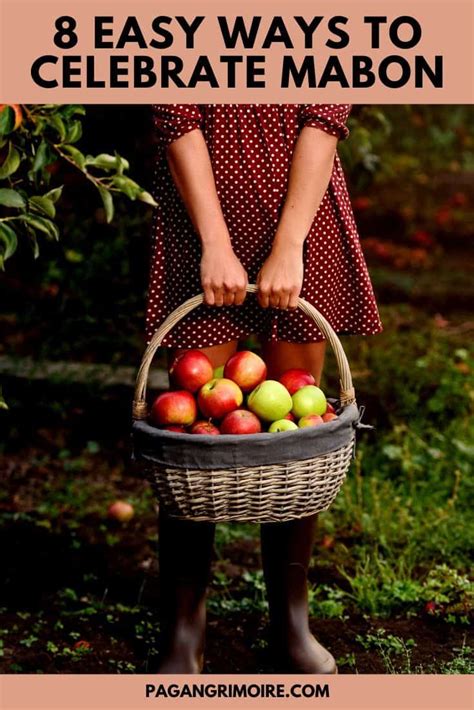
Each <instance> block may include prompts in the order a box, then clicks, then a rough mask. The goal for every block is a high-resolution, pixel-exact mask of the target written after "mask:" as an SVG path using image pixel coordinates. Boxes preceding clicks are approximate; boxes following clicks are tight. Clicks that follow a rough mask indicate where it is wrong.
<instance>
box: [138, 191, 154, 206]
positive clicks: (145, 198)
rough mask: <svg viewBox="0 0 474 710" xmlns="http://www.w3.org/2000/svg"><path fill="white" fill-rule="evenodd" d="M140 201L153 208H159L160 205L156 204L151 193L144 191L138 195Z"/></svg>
mask: <svg viewBox="0 0 474 710" xmlns="http://www.w3.org/2000/svg"><path fill="white" fill-rule="evenodd" d="M138 199H139V200H140V202H146V204H147V205H152V206H153V207H158V203H157V202H155V200H154V199H153V196H152V195H150V193H149V192H147V191H146V190H142V191H141V192H140V193H139V194H138Z"/></svg>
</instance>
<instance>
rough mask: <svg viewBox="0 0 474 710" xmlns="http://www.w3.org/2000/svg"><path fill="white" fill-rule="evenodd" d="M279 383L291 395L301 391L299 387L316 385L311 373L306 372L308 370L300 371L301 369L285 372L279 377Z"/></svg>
mask: <svg viewBox="0 0 474 710" xmlns="http://www.w3.org/2000/svg"><path fill="white" fill-rule="evenodd" d="M280 382H281V384H282V385H284V386H285V387H286V389H287V390H288V392H289V393H290V394H291V395H293V394H294V393H295V392H297V391H298V390H299V389H301V387H305V385H314V384H316V380H315V379H314V377H313V375H312V374H311V372H308V370H302V369H301V368H294V369H293V370H287V371H286V372H284V373H283V375H282V376H281V377H280Z"/></svg>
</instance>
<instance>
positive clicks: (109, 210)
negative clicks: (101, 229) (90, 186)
mask: <svg viewBox="0 0 474 710" xmlns="http://www.w3.org/2000/svg"><path fill="white" fill-rule="evenodd" d="M97 189H98V190H99V193H100V196H101V198H102V202H103V205H104V209H105V218H106V220H107V223H108V224H110V222H111V221H112V220H113V218H114V201H113V198H112V195H111V194H110V192H109V191H108V190H107V188H105V187H103V186H102V185H97Z"/></svg>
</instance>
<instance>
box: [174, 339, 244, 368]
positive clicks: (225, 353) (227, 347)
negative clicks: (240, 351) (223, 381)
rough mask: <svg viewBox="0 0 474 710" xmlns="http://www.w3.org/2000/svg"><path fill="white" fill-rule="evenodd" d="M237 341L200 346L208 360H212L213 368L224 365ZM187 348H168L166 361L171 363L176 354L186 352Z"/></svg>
mask: <svg viewBox="0 0 474 710" xmlns="http://www.w3.org/2000/svg"><path fill="white" fill-rule="evenodd" d="M237 345H238V343H237V341H236V340H232V341H231V342H229V343H223V344H222V345H213V346H212V347H211V348H200V350H202V352H203V353H205V354H206V355H207V357H208V358H209V360H210V361H211V362H212V365H213V367H214V368H216V367H219V366H220V365H224V364H225V362H226V360H228V359H229V358H230V356H231V355H233V354H234V353H235V351H236V350H237ZM186 349H187V348H170V350H169V352H168V362H169V364H170V365H171V362H172V361H173V358H175V357H176V355H180V354H181V353H183V352H186Z"/></svg>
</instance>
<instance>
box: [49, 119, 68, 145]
mask: <svg viewBox="0 0 474 710" xmlns="http://www.w3.org/2000/svg"><path fill="white" fill-rule="evenodd" d="M49 122H50V125H51V126H53V128H54V129H55V130H56V132H57V133H58V135H59V139H60V141H61V143H62V142H63V141H64V140H65V139H66V126H65V125H64V121H63V119H62V118H61V116H59V114H57V113H56V114H55V113H53V114H52V115H51V116H50V118H49Z"/></svg>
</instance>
